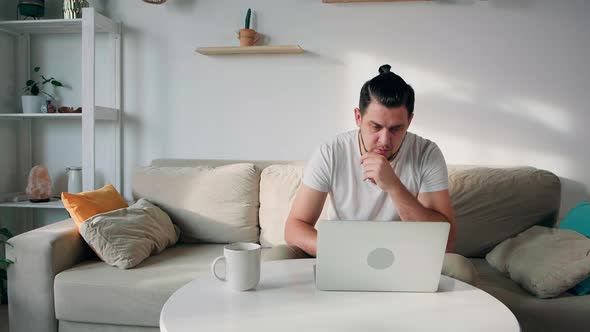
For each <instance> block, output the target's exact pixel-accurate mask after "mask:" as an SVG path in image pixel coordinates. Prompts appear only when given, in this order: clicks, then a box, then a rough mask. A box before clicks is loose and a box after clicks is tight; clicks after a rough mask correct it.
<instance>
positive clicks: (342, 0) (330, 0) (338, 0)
mask: <svg viewBox="0 0 590 332" xmlns="http://www.w3.org/2000/svg"><path fill="white" fill-rule="evenodd" d="M407 1H432V0H322V2H323V3H346V2H407Z"/></svg>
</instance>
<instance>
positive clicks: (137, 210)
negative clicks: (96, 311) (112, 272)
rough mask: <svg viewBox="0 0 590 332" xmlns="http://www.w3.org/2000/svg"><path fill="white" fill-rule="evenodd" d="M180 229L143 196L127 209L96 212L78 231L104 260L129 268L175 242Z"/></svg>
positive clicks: (113, 264)
mask: <svg viewBox="0 0 590 332" xmlns="http://www.w3.org/2000/svg"><path fill="white" fill-rule="evenodd" d="M179 233H180V231H179V230H178V228H177V227H176V226H174V225H173V224H172V222H171V221H170V218H169V217H168V215H167V214H166V213H164V211H162V210H161V209H160V208H158V207H157V206H155V205H153V204H152V203H150V202H148V201H147V200H145V199H140V200H139V201H137V203H135V204H133V205H131V206H130V207H128V208H123V209H118V210H114V211H111V212H106V213H102V214H97V215H95V216H94V217H91V218H89V219H88V220H86V221H85V222H84V223H82V224H81V225H80V234H81V235H82V237H83V238H84V240H86V242H87V243H88V244H89V245H90V246H91V247H92V249H93V250H94V251H95V252H96V253H97V254H98V256H99V257H100V258H101V259H102V260H103V261H105V263H107V264H109V265H112V266H116V267H118V268H121V269H129V268H132V267H134V266H136V265H137V264H139V263H141V262H142V261H143V260H144V259H146V258H148V257H149V256H150V255H151V254H159V253H161V252H162V251H163V250H164V249H166V248H167V247H169V246H172V245H174V244H175V243H176V242H177V241H178V236H179Z"/></svg>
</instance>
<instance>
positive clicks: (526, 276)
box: [486, 226, 590, 298]
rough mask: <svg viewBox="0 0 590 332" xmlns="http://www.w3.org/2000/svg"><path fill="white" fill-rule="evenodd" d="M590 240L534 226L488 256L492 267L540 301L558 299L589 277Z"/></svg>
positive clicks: (507, 241) (560, 230) (566, 230)
mask: <svg viewBox="0 0 590 332" xmlns="http://www.w3.org/2000/svg"><path fill="white" fill-rule="evenodd" d="M589 252H590V239H588V238H587V237H585V236H584V235H582V234H580V233H578V232H575V231H572V230H568V229H557V228H548V227H541V226H533V227H531V228H530V229H528V230H526V231H524V232H522V233H521V234H519V235H518V236H516V237H514V238H511V239H507V240H505V241H503V242H502V243H500V244H499V245H497V246H496V248H494V250H492V251H491V252H490V253H489V254H487V256H486V260H487V261H488V263H490V265H491V266H493V267H494V268H496V269H497V270H498V271H499V272H501V273H506V272H507V273H508V275H509V276H510V278H511V279H512V280H514V281H516V282H517V283H518V284H520V285H522V287H524V288H525V289H527V290H528V291H530V292H531V293H533V294H535V295H536V296H538V297H540V298H549V297H555V296H557V295H559V294H561V293H563V292H565V291H566V290H568V289H569V288H571V287H573V286H574V285H576V284H577V283H579V282H580V281H582V280H584V279H586V278H587V277H588V276H590V256H588V253H589Z"/></svg>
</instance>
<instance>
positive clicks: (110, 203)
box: [61, 184, 127, 227]
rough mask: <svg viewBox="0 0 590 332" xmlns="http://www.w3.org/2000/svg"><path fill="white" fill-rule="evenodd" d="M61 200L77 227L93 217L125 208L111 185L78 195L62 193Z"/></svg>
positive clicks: (125, 202)
mask: <svg viewBox="0 0 590 332" xmlns="http://www.w3.org/2000/svg"><path fill="white" fill-rule="evenodd" d="M61 200H62V202H63V204H64V207H65V208H66V210H67V211H68V213H69V214H70V216H71V217H72V219H74V221H75V222H76V225H77V226H78V227H80V225H81V224H82V223H83V222H84V221H86V220H87V219H88V218H90V217H92V216H94V215H97V214H99V213H104V212H109V211H113V210H116V209H121V208H125V207H127V201H125V198H123V196H121V194H119V192H118V191H117V189H115V187H113V185H112V184H106V185H105V186H104V187H102V188H100V189H97V190H94V191H85V192H81V193H78V194H70V193H68V192H63V193H61Z"/></svg>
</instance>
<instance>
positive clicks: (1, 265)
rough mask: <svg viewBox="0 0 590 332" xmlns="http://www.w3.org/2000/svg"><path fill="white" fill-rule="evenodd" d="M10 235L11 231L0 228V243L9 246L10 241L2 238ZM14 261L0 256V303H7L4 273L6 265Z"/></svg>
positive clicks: (8, 237) (7, 237)
mask: <svg viewBox="0 0 590 332" xmlns="http://www.w3.org/2000/svg"><path fill="white" fill-rule="evenodd" d="M11 237H12V233H11V232H10V231H9V230H8V229H7V228H4V227H2V228H0V244H6V245H8V246H11V244H10V243H8V242H6V240H3V239H2V238H6V239H10V238H11ZM13 263H14V262H13V261H11V260H10V259H6V258H0V303H1V304H6V303H8V291H7V289H6V281H7V279H8V278H7V274H6V267H7V266H8V265H10V264H13Z"/></svg>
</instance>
